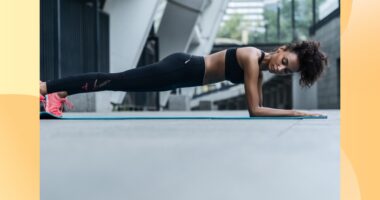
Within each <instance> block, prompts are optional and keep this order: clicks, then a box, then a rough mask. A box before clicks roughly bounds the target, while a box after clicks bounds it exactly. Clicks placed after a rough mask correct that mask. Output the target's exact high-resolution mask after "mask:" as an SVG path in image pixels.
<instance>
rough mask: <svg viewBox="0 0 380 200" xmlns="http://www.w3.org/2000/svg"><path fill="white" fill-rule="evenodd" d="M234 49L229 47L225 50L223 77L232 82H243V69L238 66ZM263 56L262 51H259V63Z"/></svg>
mask: <svg viewBox="0 0 380 200" xmlns="http://www.w3.org/2000/svg"><path fill="white" fill-rule="evenodd" d="M236 49H237V48H230V49H227V51H226V58H225V77H226V80H228V81H231V82H232V83H235V84H238V83H244V71H243V69H242V68H241V67H240V65H239V63H238V61H237V58H236ZM264 56H265V53H264V51H261V56H260V59H259V65H260V64H261V62H262V61H263V59H264Z"/></svg>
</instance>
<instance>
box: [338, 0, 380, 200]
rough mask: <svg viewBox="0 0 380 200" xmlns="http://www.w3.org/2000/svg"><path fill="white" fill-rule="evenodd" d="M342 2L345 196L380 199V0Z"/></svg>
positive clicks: (346, 0) (342, 186)
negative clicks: (379, 120)
mask: <svg viewBox="0 0 380 200" xmlns="http://www.w3.org/2000/svg"><path fill="white" fill-rule="evenodd" d="M341 4H342V7H341V11H342V14H341V24H342V26H341V39H342V40H341V53H342V55H341V58H342V59H341V61H342V62H341V73H342V74H341V77H342V79H341V81H342V84H341V85H342V88H341V94H342V95H341V97H342V99H341V109H342V110H341V147H342V153H341V156H342V157H341V199H344V200H348V199H363V200H370V199H373V200H377V199H380V192H379V188H380V186H379V185H380V184H379V180H380V162H379V157H380V155H379V149H380V132H379V126H380V123H379V122H378V119H379V114H380V109H379V102H380V93H379V91H380V90H379V85H380V83H379V81H380V64H379V59H380V56H379V52H380V51H379V47H380V40H379V33H380V25H379V24H380V22H379V19H380V11H379V10H380V1H378V0H341ZM355 185H356V187H359V188H354V187H355ZM353 188H354V189H353ZM353 190H354V191H355V194H353Z"/></svg>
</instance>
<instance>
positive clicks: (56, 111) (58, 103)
mask: <svg viewBox="0 0 380 200" xmlns="http://www.w3.org/2000/svg"><path fill="white" fill-rule="evenodd" d="M63 105H66V106H67V107H68V108H69V109H73V108H74V105H73V104H72V103H71V102H70V101H69V100H68V99H67V98H61V97H59V96H58V94H57V93H51V94H48V95H47V97H46V106H45V110H46V112H49V113H51V114H53V115H55V116H58V117H60V116H62V112H63Z"/></svg>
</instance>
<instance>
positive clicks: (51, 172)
mask: <svg viewBox="0 0 380 200" xmlns="http://www.w3.org/2000/svg"><path fill="white" fill-rule="evenodd" d="M316 112H318V113H322V114H327V115H328V117H329V118H328V119H310V120H121V121H112V120H111V121H109V120H107V121H96V120H95V121H62V120H41V199H42V200H50V199H54V200H60V199H62V200H87V199H89V200H90V199H91V200H98V199H107V200H114V199H115V200H119V199H120V200H121V199H123V200H125V199H133V200H139V199H149V200H150V199H162V200H171V199H173V200H179V199H181V200H182V199H185V200H186V199H189V200H190V199H191V200H194V199H197V200H199V199H207V200H210V199H217V200H223V199H234V200H239V199H250V200H252V199H259V200H272V199H273V200H279V199H281V200H287V199H289V200H298V199H299V200H314V199H315V200H321V199H323V200H337V199H339V191H340V189H339V177H340V176H339V147H340V143H339V141H340V140H339V132H340V130H339V126H340V116H339V115H340V111H339V110H318V111H316ZM70 115H78V114H75V113H70ZM80 115H90V116H93V115H103V116H104V115H133V116H141V115H143V116H210V115H211V116H247V112H246V111H234V112H230V111H228V112H143V113H139V112H137V113H134V112H132V113H131V112H127V113H110V114H106V113H80Z"/></svg>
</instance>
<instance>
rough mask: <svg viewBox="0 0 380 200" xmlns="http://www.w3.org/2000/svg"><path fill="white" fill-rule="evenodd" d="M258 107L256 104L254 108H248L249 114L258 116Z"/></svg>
mask: <svg viewBox="0 0 380 200" xmlns="http://www.w3.org/2000/svg"><path fill="white" fill-rule="evenodd" d="M260 113H261V112H260V107H259V106H257V107H255V108H251V109H249V116H250V117H257V116H260Z"/></svg>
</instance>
